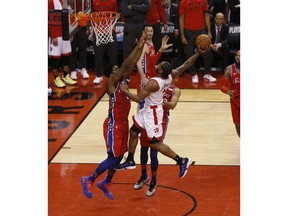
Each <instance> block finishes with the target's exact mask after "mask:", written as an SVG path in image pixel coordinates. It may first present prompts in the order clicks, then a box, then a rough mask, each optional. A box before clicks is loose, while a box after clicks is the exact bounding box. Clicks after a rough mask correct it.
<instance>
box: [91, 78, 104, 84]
mask: <svg viewBox="0 0 288 216" xmlns="http://www.w3.org/2000/svg"><path fill="white" fill-rule="evenodd" d="M102 81H103V77H96V78H95V79H94V80H93V83H94V84H99V83H100V82H102Z"/></svg>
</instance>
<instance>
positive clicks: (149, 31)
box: [146, 26, 153, 40]
mask: <svg viewBox="0 0 288 216" xmlns="http://www.w3.org/2000/svg"><path fill="white" fill-rule="evenodd" d="M146 35H147V39H150V40H151V39H152V37H153V28H152V26H147V27H146Z"/></svg>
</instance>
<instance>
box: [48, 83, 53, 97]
mask: <svg viewBox="0 0 288 216" xmlns="http://www.w3.org/2000/svg"><path fill="white" fill-rule="evenodd" d="M51 94H52V88H51V86H50V85H48V96H50V95H51Z"/></svg>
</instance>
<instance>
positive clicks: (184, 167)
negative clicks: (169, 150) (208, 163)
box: [179, 158, 191, 178]
mask: <svg viewBox="0 0 288 216" xmlns="http://www.w3.org/2000/svg"><path fill="white" fill-rule="evenodd" d="M190 164H191V159H190V158H182V163H181V164H180V165H179V166H180V172H179V177H180V178H183V177H184V176H185V175H186V173H187V170H188V168H189V166H190Z"/></svg>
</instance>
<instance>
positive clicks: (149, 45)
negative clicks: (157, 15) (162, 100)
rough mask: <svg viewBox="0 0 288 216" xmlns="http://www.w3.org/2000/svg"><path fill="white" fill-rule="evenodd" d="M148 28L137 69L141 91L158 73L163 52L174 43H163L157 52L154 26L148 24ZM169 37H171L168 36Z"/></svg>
mask: <svg viewBox="0 0 288 216" xmlns="http://www.w3.org/2000/svg"><path fill="white" fill-rule="evenodd" d="M145 29H146V34H147V39H146V43H145V45H144V48H143V51H142V54H141V56H140V58H139V60H138V62H137V69H138V72H139V73H137V76H138V79H137V80H138V81H139V82H140V83H139V84H138V85H137V92H140V90H141V89H143V88H144V86H145V84H146V83H147V82H148V80H149V79H150V78H152V77H154V76H156V75H157V73H156V63H157V62H158V60H159V58H160V57H161V54H162V52H163V51H164V50H165V49H167V48H169V47H171V46H172V44H170V45H168V46H164V47H163V46H162V45H163V44H161V47H160V49H159V50H158V52H157V53H155V48H154V44H153V41H152V38H153V35H154V30H153V27H152V26H151V25H147V26H145ZM167 38H168V36H164V37H163V38H162V39H163V42H164V44H166V43H167V42H165V41H166V40H167ZM168 39H169V38H168ZM144 101H145V100H144V99H143V100H142V101H141V102H140V103H139V108H140V109H142V108H143V106H144Z"/></svg>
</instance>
